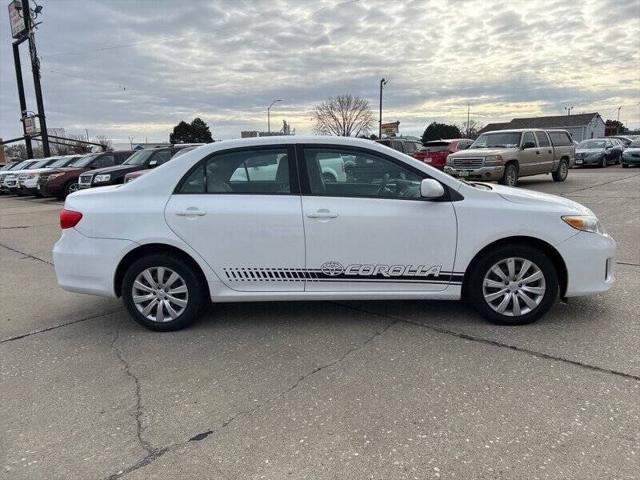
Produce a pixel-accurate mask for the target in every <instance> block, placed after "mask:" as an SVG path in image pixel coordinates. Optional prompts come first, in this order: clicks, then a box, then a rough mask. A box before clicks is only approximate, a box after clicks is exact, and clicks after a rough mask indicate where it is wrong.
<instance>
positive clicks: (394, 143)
mask: <svg viewBox="0 0 640 480" xmlns="http://www.w3.org/2000/svg"><path fill="white" fill-rule="evenodd" d="M391 148H393V149H394V150H397V151H399V152H404V149H403V148H402V142H401V141H400V140H391Z"/></svg>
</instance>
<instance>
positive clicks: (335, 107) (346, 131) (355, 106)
mask: <svg viewBox="0 0 640 480" xmlns="http://www.w3.org/2000/svg"><path fill="white" fill-rule="evenodd" d="M312 119H313V127H314V130H315V131H316V133H319V134H321V135H338V136H341V137H350V136H355V137H357V136H358V135H360V134H361V133H362V134H364V133H367V132H368V130H369V129H370V128H371V126H372V125H373V122H374V120H373V112H372V111H371V108H370V106H369V101H368V100H366V99H364V98H362V97H354V96H353V95H351V94H347V95H338V96H337V97H334V98H330V99H329V100H326V101H324V102H322V103H321V104H320V105H316V107H315V108H314V109H313V118H312Z"/></svg>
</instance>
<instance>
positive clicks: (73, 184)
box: [58, 180, 78, 200]
mask: <svg viewBox="0 0 640 480" xmlns="http://www.w3.org/2000/svg"><path fill="white" fill-rule="evenodd" d="M77 191H78V181H77V180H76V181H73V180H71V181H70V182H68V183H67V184H66V185H65V186H64V194H63V195H62V198H61V197H58V198H60V200H64V199H65V198H67V197H68V196H69V195H71V194H72V193H73V192H77Z"/></svg>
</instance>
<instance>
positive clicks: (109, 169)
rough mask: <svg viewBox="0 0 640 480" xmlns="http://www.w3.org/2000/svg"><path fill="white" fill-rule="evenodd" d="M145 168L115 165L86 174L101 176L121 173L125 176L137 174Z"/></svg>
mask: <svg viewBox="0 0 640 480" xmlns="http://www.w3.org/2000/svg"><path fill="white" fill-rule="evenodd" d="M141 168H143V167H142V166H141V165H113V166H111V167H104V168H96V169H95V170H90V171H88V172H86V173H90V174H92V175H100V174H103V173H120V174H122V175H124V174H125V173H128V172H135V171H136V170H140V169H141Z"/></svg>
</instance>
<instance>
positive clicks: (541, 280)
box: [468, 246, 558, 325]
mask: <svg viewBox="0 0 640 480" xmlns="http://www.w3.org/2000/svg"><path fill="white" fill-rule="evenodd" d="M468 294H469V299H470V300H471V303H472V305H473V306H474V307H475V308H476V310H477V311H478V312H479V313H480V314H481V315H482V316H483V317H485V318H486V319H487V320H489V321H490V322H492V323H495V324H498V325H525V324H528V323H532V322H535V321H536V320H538V319H539V318H540V317H542V316H543V315H544V314H545V313H546V312H547V311H548V310H549V309H550V308H551V306H552V305H553V303H554V302H555V300H556V298H557V296H558V275H557V272H556V269H555V267H554V265H553V263H552V262H551V260H549V258H548V257H547V256H546V255H545V254H544V253H542V252H541V251H540V250H538V249H536V248H533V247H528V246H505V247H501V248H498V249H496V250H495V251H494V252H492V253H490V254H489V255H486V256H485V257H483V258H482V259H481V260H480V261H479V262H478V263H477V264H476V266H475V268H474V270H473V271H472V272H471V275H470V277H469V288H468Z"/></svg>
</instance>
